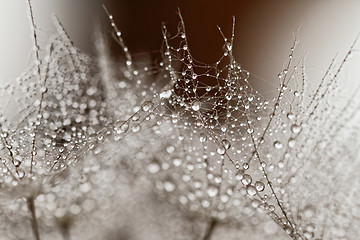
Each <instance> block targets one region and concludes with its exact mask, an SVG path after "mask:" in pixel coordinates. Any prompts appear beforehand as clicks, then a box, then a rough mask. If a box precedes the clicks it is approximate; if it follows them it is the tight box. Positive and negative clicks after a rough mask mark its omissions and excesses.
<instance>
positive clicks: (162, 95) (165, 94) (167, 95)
mask: <svg viewBox="0 0 360 240" xmlns="http://www.w3.org/2000/svg"><path fill="white" fill-rule="evenodd" d="M171 94H172V91H171V90H166V91H163V92H162V93H160V99H164V98H166V99H167V98H170V97H171Z"/></svg>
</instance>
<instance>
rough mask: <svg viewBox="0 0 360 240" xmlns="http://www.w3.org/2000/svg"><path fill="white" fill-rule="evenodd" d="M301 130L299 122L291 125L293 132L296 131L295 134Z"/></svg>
mask: <svg viewBox="0 0 360 240" xmlns="http://www.w3.org/2000/svg"><path fill="white" fill-rule="evenodd" d="M300 130H301V128H300V126H299V125H297V124H293V125H292V126H291V132H293V133H295V134H297V133H299V132H300Z"/></svg>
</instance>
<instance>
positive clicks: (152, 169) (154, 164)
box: [147, 161, 160, 174]
mask: <svg viewBox="0 0 360 240" xmlns="http://www.w3.org/2000/svg"><path fill="white" fill-rule="evenodd" d="M147 169H148V171H149V172H150V173H152V174H155V173H158V172H159V171H160V165H159V163H158V162H155V161H154V162H151V163H150V164H149V165H148V167H147Z"/></svg>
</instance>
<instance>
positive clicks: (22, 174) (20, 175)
mask: <svg viewBox="0 0 360 240" xmlns="http://www.w3.org/2000/svg"><path fill="white" fill-rule="evenodd" d="M16 173H17V175H18V177H19V178H20V179H22V178H23V177H24V176H25V171H24V170H22V169H21V168H20V169H17V171H16Z"/></svg>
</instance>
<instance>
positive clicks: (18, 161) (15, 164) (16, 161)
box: [14, 159, 21, 168]
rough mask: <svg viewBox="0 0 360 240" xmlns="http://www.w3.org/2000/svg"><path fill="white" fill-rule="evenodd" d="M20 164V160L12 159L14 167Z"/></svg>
mask: <svg viewBox="0 0 360 240" xmlns="http://www.w3.org/2000/svg"><path fill="white" fill-rule="evenodd" d="M20 165H21V161H20V160H18V159H15V160H14V166H15V167H16V168H18V167H20Z"/></svg>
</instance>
